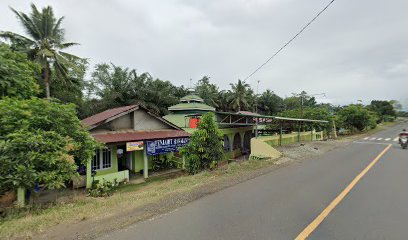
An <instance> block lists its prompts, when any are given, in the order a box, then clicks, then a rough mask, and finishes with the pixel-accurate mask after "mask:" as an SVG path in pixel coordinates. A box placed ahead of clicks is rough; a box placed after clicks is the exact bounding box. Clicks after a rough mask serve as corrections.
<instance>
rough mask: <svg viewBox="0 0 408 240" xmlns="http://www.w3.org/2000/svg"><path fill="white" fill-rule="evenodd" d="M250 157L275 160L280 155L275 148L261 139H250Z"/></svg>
mask: <svg viewBox="0 0 408 240" xmlns="http://www.w3.org/2000/svg"><path fill="white" fill-rule="evenodd" d="M251 155H254V156H259V157H268V158H272V159H276V158H279V157H280V156H281V155H282V154H281V153H280V152H279V151H278V150H276V149H275V148H273V147H271V146H270V145H268V144H267V143H266V142H264V141H263V140H262V139H260V138H252V139H251Z"/></svg>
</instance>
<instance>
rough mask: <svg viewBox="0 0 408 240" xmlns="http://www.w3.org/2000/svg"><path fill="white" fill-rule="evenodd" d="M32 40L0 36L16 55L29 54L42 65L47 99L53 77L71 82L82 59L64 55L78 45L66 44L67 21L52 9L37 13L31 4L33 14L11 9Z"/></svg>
mask: <svg viewBox="0 0 408 240" xmlns="http://www.w3.org/2000/svg"><path fill="white" fill-rule="evenodd" d="M11 10H12V11H13V12H14V14H15V15H16V17H17V19H18V20H19V21H20V23H21V26H22V27H23V28H24V30H25V31H26V33H27V35H28V36H29V37H25V36H22V35H19V34H17V33H13V32H4V31H3V32H0V37H2V38H3V39H6V40H8V41H9V42H10V44H11V47H12V48H13V49H14V50H15V51H19V52H24V53H26V54H27V55H28V56H29V58H30V59H31V60H33V61H35V62H36V63H38V64H40V65H41V68H42V79H43V83H44V86H45V94H46V96H47V98H49V97H50V96H51V95H50V81H51V79H52V78H51V75H52V73H53V72H54V73H55V74H58V78H53V79H54V80H59V81H70V80H71V78H70V77H69V72H73V71H76V70H77V69H78V68H77V65H76V64H75V63H76V61H78V60H80V58H79V57H77V56H74V55H72V54H69V53H67V52H65V49H67V48H69V47H71V46H74V45H77V43H71V42H64V40H65V31H64V29H63V28H61V24H62V22H63V20H64V17H61V18H56V17H55V15H54V11H53V9H52V7H50V6H47V7H44V8H43V9H41V11H40V10H39V9H37V7H36V6H35V5H34V4H31V13H30V14H26V13H24V12H18V11H16V10H15V9H13V8H12V9H11Z"/></svg>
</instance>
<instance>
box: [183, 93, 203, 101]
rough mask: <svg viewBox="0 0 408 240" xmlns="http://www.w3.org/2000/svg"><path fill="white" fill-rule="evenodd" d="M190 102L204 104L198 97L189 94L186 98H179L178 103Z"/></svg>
mask: <svg viewBox="0 0 408 240" xmlns="http://www.w3.org/2000/svg"><path fill="white" fill-rule="evenodd" d="M190 101H196V102H204V99H202V98H200V97H199V96H197V95H195V94H189V95H187V96H184V97H182V98H180V102H190Z"/></svg>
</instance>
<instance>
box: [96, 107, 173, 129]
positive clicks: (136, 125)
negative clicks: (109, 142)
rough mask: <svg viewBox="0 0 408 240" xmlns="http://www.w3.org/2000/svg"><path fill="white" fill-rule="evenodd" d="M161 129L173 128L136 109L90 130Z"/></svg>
mask: <svg viewBox="0 0 408 240" xmlns="http://www.w3.org/2000/svg"><path fill="white" fill-rule="evenodd" d="M131 129H133V130H140V131H144V130H163V129H173V128H172V127H171V126H169V125H167V124H166V123H164V122H162V121H160V120H159V119H157V118H155V117H153V116H151V115H150V114H148V113H147V112H146V111H145V110H143V109H138V110H136V111H134V112H132V113H129V114H126V115H124V116H121V117H118V118H116V119H114V120H112V121H110V122H108V123H105V124H102V125H101V126H98V127H96V128H94V129H92V130H91V131H90V132H91V134H95V133H105V132H109V131H119V130H131Z"/></svg>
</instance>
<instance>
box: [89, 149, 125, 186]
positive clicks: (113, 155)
mask: <svg viewBox="0 0 408 240" xmlns="http://www.w3.org/2000/svg"><path fill="white" fill-rule="evenodd" d="M109 147H110V148H111V159H112V166H111V168H109V169H105V170H99V171H96V175H95V179H96V177H97V176H102V175H106V174H110V173H117V172H118V158H117V154H116V151H117V147H116V146H109ZM91 162H92V160H91V161H88V163H87V164H86V187H87V188H89V187H90V186H91V185H92V167H91V164H92V163H91Z"/></svg>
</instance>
